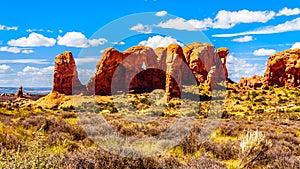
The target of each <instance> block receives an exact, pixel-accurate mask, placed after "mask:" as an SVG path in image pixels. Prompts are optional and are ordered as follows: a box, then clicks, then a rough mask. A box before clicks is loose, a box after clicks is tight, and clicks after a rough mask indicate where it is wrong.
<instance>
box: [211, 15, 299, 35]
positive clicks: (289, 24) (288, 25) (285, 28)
mask: <svg viewBox="0 0 300 169" xmlns="http://www.w3.org/2000/svg"><path fill="white" fill-rule="evenodd" d="M299 30H300V18H296V19H293V20H291V21H286V22H284V23H282V24H278V25H276V26H267V27H263V28H259V29H257V30H253V31H247V32H240V33H232V34H215V35H212V36H213V37H234V36H244V35H259V34H274V33H282V32H289V31H299Z"/></svg>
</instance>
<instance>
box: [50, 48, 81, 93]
mask: <svg viewBox="0 0 300 169" xmlns="http://www.w3.org/2000/svg"><path fill="white" fill-rule="evenodd" d="M83 90H84V86H83V85H82V84H81V82H80V81H79V79H78V73H77V68H76V64H75V60H74V58H73V55H72V53H71V52H68V51H67V52H65V53H63V54H60V55H57V56H56V58H55V61H54V79H53V89H52V91H53V92H59V93H62V94H67V95H70V94H77V93H79V92H82V91H83Z"/></svg>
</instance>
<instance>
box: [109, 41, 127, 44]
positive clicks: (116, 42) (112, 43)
mask: <svg viewBox="0 0 300 169" xmlns="http://www.w3.org/2000/svg"><path fill="white" fill-rule="evenodd" d="M111 44H113V45H125V42H123V41H121V42H111Z"/></svg>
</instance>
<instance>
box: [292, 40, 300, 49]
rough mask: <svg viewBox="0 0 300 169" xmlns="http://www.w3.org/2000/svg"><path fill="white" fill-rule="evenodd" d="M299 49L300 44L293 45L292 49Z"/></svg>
mask: <svg viewBox="0 0 300 169" xmlns="http://www.w3.org/2000/svg"><path fill="white" fill-rule="evenodd" d="M295 48H298V49H300V42H296V43H294V44H293V46H292V49H295Z"/></svg>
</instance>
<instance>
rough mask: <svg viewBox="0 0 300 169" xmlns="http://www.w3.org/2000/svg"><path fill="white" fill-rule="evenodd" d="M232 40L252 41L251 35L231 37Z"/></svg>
mask: <svg viewBox="0 0 300 169" xmlns="http://www.w3.org/2000/svg"><path fill="white" fill-rule="evenodd" d="M232 41H233V42H250V41H253V37H252V36H244V37H239V38H235V39H232Z"/></svg>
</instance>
